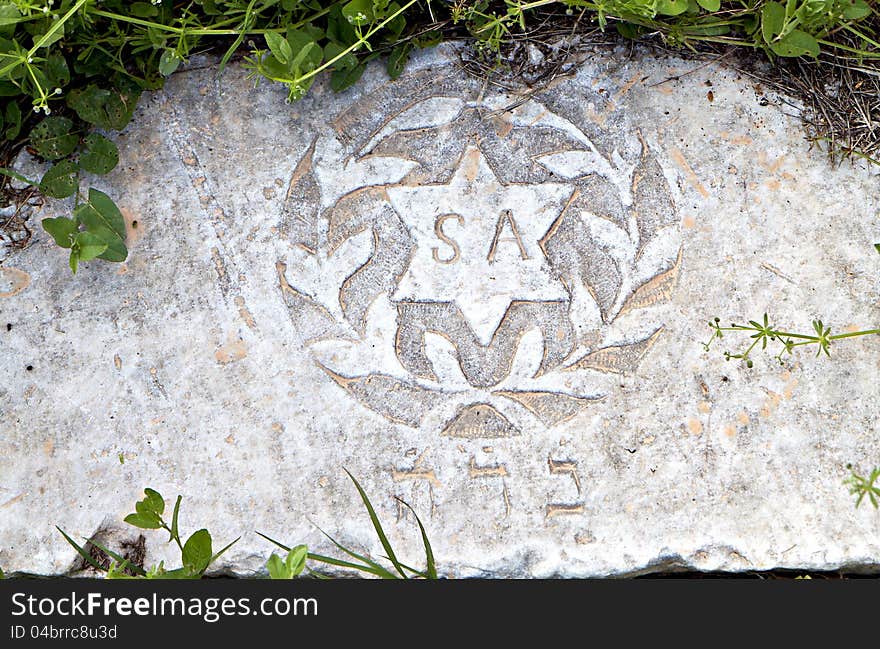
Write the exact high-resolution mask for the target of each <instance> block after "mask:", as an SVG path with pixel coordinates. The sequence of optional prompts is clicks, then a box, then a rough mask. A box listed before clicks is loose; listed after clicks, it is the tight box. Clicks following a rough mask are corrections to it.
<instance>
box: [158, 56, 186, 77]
mask: <svg viewBox="0 0 880 649" xmlns="http://www.w3.org/2000/svg"><path fill="white" fill-rule="evenodd" d="M180 63H181V59H180V57H179V56H178V55H177V52H176V51H175V50H172V49H166V50H163V51H162V56H160V57H159V74H161V75H162V76H163V77H168V76H171V74H173V73H174V71H175V70H176V69H177V67H178V66H179V65H180Z"/></svg>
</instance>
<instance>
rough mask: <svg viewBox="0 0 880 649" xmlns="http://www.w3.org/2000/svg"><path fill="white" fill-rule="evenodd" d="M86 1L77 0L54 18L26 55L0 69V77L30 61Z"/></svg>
mask: <svg viewBox="0 0 880 649" xmlns="http://www.w3.org/2000/svg"><path fill="white" fill-rule="evenodd" d="M88 1H89V0H77V2H76V4H75V5H73V6H72V7H71V8H70V9H69V10H68V12H67V13H66V14H64V16H62V17H61V18H60V19H58V20H56V21H55V24H54V25H52V26H51V27H50V28H49V29H48V30H47V31H46V33H45V34H43V35H42V36H41V37H40V38H39V40H37V42H36V43H34V46H33V47H32V48H31V49H30V50H28V53H27V55H26V56H25V57H24V58H23V59H19V60H18V61H14V62H12V63H10V64H9V65H7V66H6V67H4V68H2V69H0V78H2V77H5V76H6V74H7V73H8V72H11V71H12V70H14V69H15V68H16V67H18V66H19V65H21V64H22V63H26V64H27V63H30V60H31V58H33V56H34V54H36V53H37V52H38V51H39V49H40V48H41V47H43V45H45V44H46V43H47V42H49V39H50V38H52V36H54V35H55V32H57V31H58V30H59V29H61V28H62V27H64V23H66V22H67V21H68V20H70V17H71V16H73V14H75V13H76V12H77V11H79V10H80V8H81V7H82V6H83V5H84V4H85V3H86V2H88Z"/></svg>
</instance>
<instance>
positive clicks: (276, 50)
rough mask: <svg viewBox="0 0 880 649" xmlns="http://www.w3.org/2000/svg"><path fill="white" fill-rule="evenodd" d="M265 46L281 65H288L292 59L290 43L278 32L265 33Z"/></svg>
mask: <svg viewBox="0 0 880 649" xmlns="http://www.w3.org/2000/svg"><path fill="white" fill-rule="evenodd" d="M265 38H266V45H268V46H269V50H270V51H271V52H272V54H273V55H274V56H275V58H276V59H278V61H280V62H281V63H282V64H283V65H289V64H290V61H291V59H292V58H293V49H292V48H291V47H290V43H288V42H287V39H286V38H284V37H283V36H282V35H281V34H279V33H278V32H266V34H265Z"/></svg>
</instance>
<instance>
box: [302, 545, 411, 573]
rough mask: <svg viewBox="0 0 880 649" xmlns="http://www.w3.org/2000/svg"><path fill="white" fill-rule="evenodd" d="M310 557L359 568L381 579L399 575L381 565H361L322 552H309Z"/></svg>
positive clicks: (333, 564)
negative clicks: (376, 566) (375, 566)
mask: <svg viewBox="0 0 880 649" xmlns="http://www.w3.org/2000/svg"><path fill="white" fill-rule="evenodd" d="M308 557H309V559H311V560H312V561H317V562H319V563H326V564H327V565H330V566H337V567H339V568H351V569H352V570H358V571H360V572H366V573H369V574H371V575H375V576H376V577H379V578H381V579H397V577H396V576H395V575H394V574H393V573H391V572H388V571H387V570H385V569H384V568H382V567H381V566H379V568H372V567H370V566H368V565H361V564H359V563H352V562H350V561H343V560H342V559H334V558H333V557H327V556H324V555H322V554H312V553H311V552H309V554H308Z"/></svg>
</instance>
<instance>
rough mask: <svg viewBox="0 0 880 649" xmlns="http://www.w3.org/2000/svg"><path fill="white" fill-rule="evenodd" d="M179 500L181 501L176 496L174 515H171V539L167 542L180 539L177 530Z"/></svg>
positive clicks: (179, 497)
mask: <svg viewBox="0 0 880 649" xmlns="http://www.w3.org/2000/svg"><path fill="white" fill-rule="evenodd" d="M181 500H183V497H182V496H178V497H177V501H176V502H175V503H174V513H173V514H171V538H169V539H168V540H169V541H173V540H174V539H179V538H180V532H179V531H178V529H177V517H178V516H179V515H180V501H181Z"/></svg>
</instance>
